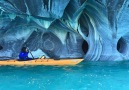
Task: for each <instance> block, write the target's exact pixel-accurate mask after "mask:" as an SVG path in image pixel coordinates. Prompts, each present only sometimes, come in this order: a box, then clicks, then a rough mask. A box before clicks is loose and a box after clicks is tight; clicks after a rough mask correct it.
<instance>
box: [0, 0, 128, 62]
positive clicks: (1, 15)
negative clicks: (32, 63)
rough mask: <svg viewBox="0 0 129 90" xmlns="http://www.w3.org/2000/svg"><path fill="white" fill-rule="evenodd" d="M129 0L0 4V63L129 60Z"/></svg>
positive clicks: (19, 0) (38, 0) (34, 0)
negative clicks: (26, 57)
mask: <svg viewBox="0 0 129 90" xmlns="http://www.w3.org/2000/svg"><path fill="white" fill-rule="evenodd" d="M128 12H129V0H0V36H1V38H0V58H1V59H5V58H17V56H18V53H19V51H20V49H21V47H23V46H27V47H29V48H30V50H32V51H36V50H37V49H41V50H42V51H43V52H44V53H45V54H46V55H48V56H49V57H50V58H81V57H83V58H85V60H91V61H98V60H103V61H105V60H112V61H116V60H128V59H129V52H128V51H129V13H128Z"/></svg>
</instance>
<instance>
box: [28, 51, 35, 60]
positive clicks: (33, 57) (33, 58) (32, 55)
mask: <svg viewBox="0 0 129 90" xmlns="http://www.w3.org/2000/svg"><path fill="white" fill-rule="evenodd" d="M29 52H30V54H31V56H32V58H33V59H34V56H33V54H32V53H31V51H30V50H29Z"/></svg>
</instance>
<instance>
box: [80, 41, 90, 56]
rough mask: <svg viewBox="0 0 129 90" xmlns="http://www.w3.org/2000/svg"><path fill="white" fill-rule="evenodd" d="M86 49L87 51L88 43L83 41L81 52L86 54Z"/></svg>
mask: <svg viewBox="0 0 129 90" xmlns="http://www.w3.org/2000/svg"><path fill="white" fill-rule="evenodd" d="M88 49H89V46H88V43H87V41H85V40H84V41H83V43H82V50H83V52H84V53H85V54H86V53H87V51H88Z"/></svg>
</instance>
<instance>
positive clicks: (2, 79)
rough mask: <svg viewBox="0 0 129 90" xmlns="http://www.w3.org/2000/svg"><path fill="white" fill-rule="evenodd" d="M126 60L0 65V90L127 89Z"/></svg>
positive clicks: (128, 72) (128, 66)
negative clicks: (58, 64) (49, 64)
mask: <svg viewBox="0 0 129 90" xmlns="http://www.w3.org/2000/svg"><path fill="white" fill-rule="evenodd" d="M128 82H129V61H121V62H100V61H98V62H87V61H85V62H82V63H80V64H78V65H76V66H24V67H16V66H0V90H128V89H129V83H128Z"/></svg>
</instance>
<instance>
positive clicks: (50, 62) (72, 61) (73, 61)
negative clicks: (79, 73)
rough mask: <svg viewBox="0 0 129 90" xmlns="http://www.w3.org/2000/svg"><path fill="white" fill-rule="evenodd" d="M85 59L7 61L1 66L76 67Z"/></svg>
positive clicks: (1, 63)
mask: <svg viewBox="0 0 129 90" xmlns="http://www.w3.org/2000/svg"><path fill="white" fill-rule="evenodd" d="M82 61H83V59H60V60H55V59H49V58H48V59H47V58H44V59H35V60H28V61H18V60H5V61H0V65H16V66H24V65H58V66H63V65H76V64H78V63H80V62H82Z"/></svg>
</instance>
